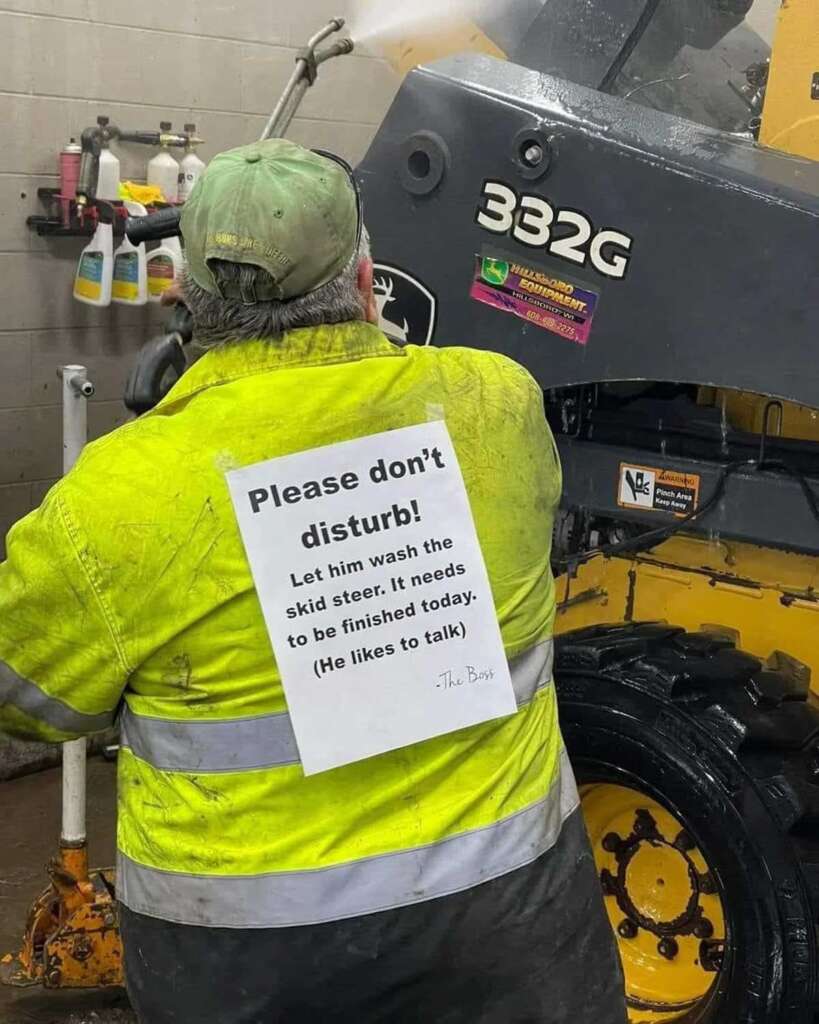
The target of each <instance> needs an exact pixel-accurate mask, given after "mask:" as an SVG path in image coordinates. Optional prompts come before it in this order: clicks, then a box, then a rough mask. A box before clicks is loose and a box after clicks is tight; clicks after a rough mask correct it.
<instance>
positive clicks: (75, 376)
mask: <svg viewBox="0 0 819 1024" xmlns="http://www.w3.org/2000/svg"><path fill="white" fill-rule="evenodd" d="M60 374H61V376H62V379H63V475H65V474H66V473H68V471H69V470H70V469H71V467H72V466H73V465H74V463H75V462H76V461H77V459H78V458H79V457H80V453H81V452H82V450H83V448H84V447H85V443H86V441H87V439H88V399H89V397H90V396H91V395H93V393H94V385H93V384H92V383H91V382H90V381H89V379H88V370H87V369H86V368H85V367H84V366H63V367H62V368H61V370H60ZM86 747H87V741H86V739H85V737H82V738H81V739H78V740H71V741H70V742H68V743H64V744H63V824H62V834H61V837H60V841H61V844H62V845H64V846H80V845H82V844H83V843H84V842H85V839H86V824H85V822H86V815H85V808H86V799H85V776H86V764H85V759H86Z"/></svg>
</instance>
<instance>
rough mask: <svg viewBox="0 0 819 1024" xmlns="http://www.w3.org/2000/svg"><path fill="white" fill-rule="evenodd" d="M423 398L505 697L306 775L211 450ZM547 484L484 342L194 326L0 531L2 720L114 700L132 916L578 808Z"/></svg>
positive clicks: (264, 899) (459, 854) (235, 452)
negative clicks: (94, 437)
mask: <svg viewBox="0 0 819 1024" xmlns="http://www.w3.org/2000/svg"><path fill="white" fill-rule="evenodd" d="M441 418H443V419H444V420H445V421H446V425H447V427H448V429H449V432H450V435H451V437H452V440H453V443H454V446H455V450H456V452H457V454H458V457H459V461H460V465H461V469H462V472H463V476H464V479H465V483H466V488H467V492H468V495H469V499H470V504H471V507H472V512H473V515H474V519H475V524H476V527H477V532H478V537H479V540H480V544H481V549H482V551H483V556H484V559H485V561H486V565H487V569H488V573H489V580H490V583H491V586H492V591H493V595H494V600H495V606H496V609H497V614H498V619H499V621H500V626H501V631H502V636H503V640H504V644H505V648H506V654H507V656H508V658H509V662H510V666H511V672H512V678H513V682H514V687H515V692H516V696H517V701H518V707H519V710H518V712H517V714H515V715H512V716H510V717H508V718H504V719H500V720H497V721H493V722H490V723H488V724H485V725H480V726H476V727H472V728H468V729H463V730H461V731H459V732H456V733H452V734H450V735H446V736H443V737H440V738H437V739H433V740H429V741H427V742H424V743H419V744H416V745H414V746H411V747H407V748H404V749H402V750H398V751H395V752H393V753H388V754H383V755H380V756H378V757H375V758H371V759H369V760H367V761H363V762H360V763H357V764H353V765H349V766H347V767H343V768H338V769H335V770H333V771H329V772H324V773H321V774H318V775H313V776H310V777H308V778H306V777H305V776H304V774H303V772H302V769H301V766H300V763H299V754H298V749H297V746H296V743H295V739H294V736H293V730H292V727H291V724H290V720H289V717H288V713H287V704H286V701H285V698H284V694H283V691H282V686H281V681H280V678H279V675H278V672H277V668H276V662H275V658H274V655H273V652H272V649H271V645H270V641H269V638H268V635H267V632H266V630H265V626H264V622H263V620H262V614H261V610H260V607H259V602H258V599H257V596H256V593H255V591H254V588H253V583H252V581H251V575H250V570H249V567H248V563H247V559H246V556H245V552H244V548H243V546H242V541H241V538H240V535H239V530H238V527H237V523H236V519H235V516H234V512H233V507H232V504H231V500H230V497H229V493H228V488H227V484H226V479H225V474H226V472H227V471H229V470H231V469H235V468H237V467H240V466H246V465H251V464H253V463H256V462H260V461H262V460H265V459H269V458H273V457H275V456H280V455H288V454H291V453H293V452H299V451H303V450H305V449H309V448H314V447H319V446H322V445H328V444H332V443H333V442H337V441H346V440H350V439H353V438H357V437H361V436H364V435H367V434H374V433H378V432H380V431H384V430H390V429H393V428H398V427H406V426H410V425H412V424H417V423H423V422H427V421H429V420H431V419H441ZM559 492H560V470H559V466H558V462H557V456H556V453H555V448H554V443H553V440H552V437H551V434H550V432H549V429H548V426H547V425H546V422H545V419H544V415H543V405H542V395H541V393H540V391H539V389H538V387H537V386H536V384H535V383H534V381H533V380H532V378H531V377H530V376H529V375H528V374H527V373H526V372H525V371H524V370H523V369H522V368H521V367H519V366H518V365H516V364H515V363H512V362H510V361H509V360H508V359H506V358H504V357H502V356H499V355H494V354H490V353H486V352H478V351H472V350H469V349H459V348H449V349H435V348H419V347H414V346H409V347H406V348H398V347H396V346H394V345H392V344H391V343H390V342H389V341H387V339H386V338H385V337H384V335H383V334H381V333H380V332H379V331H378V330H377V329H376V328H375V327H373V326H370V325H368V324H364V323H349V324H341V325H337V326H332V327H322V328H318V329H303V330H297V331H293V332H291V333H290V334H288V335H287V336H286V337H285V338H284V340H283V341H282V342H281V343H275V344H273V343H266V342H250V343H242V344H236V345H232V346H226V347H223V348H220V349H216V350H213V351H211V352H209V353H207V354H206V355H205V356H203V357H202V359H200V360H199V361H198V362H197V363H196V364H195V365H194V366H193V367H192V368H191V369H190V370H189V371H188V372H187V373H186V374H185V376H184V377H183V378H182V380H181V381H180V382H179V383H178V384H177V385H176V387H175V388H174V389H173V390H172V391H171V393H170V394H169V395H168V396H167V397H166V398H165V399H164V400H163V401H162V402H161V403H160V405H159V406H158V407H157V408H156V409H155V410H153V411H152V412H151V413H149V414H147V415H145V416H143V417H142V418H141V419H139V420H136V421H134V422H133V423H129V424H127V425H126V426H124V427H122V428H121V429H119V430H117V431H115V432H114V433H112V434H110V435H108V436H107V437H105V438H103V439H102V440H100V441H97V442H95V443H94V444H91V445H89V446H88V448H87V449H86V450H85V452H84V454H83V455H82V457H81V459H80V461H79V462H78V464H77V465H76V467H75V468H74V470H73V471H72V472H71V473H70V474H69V475H68V476H67V477H66V478H65V479H64V480H63V481H62V482H61V483H59V484H58V485H57V486H56V487H54V488H53V489H52V490H51V492H50V493H49V494H48V496H47V498H46V500H45V502H44V503H43V505H42V507H41V508H40V509H38V510H37V511H35V512H33V513H32V514H31V515H29V516H28V517H27V518H25V519H24V520H22V521H21V522H19V523H18V524H17V525H16V526H15V527H14V528H13V529H12V530H11V532H10V534H9V537H8V542H7V549H8V561H6V562H5V563H4V564H3V565H2V566H0V729H3V730H6V731H8V732H11V733H14V734H17V735H19V736H29V737H33V738H38V739H46V740H55V741H57V740H65V739H70V738H73V737H75V736H78V735H80V734H87V733H92V732H94V731H96V730H100V729H102V728H104V727H106V726H108V725H110V723H111V722H112V721H114V719H115V717H116V716H117V715H118V714H119V713H120V712H121V724H122V744H123V747H122V750H121V753H120V757H119V827H118V847H119V865H118V883H117V885H118V895H119V897H120V899H121V900H122V901H123V902H124V903H125V904H127V905H128V906H129V907H130V908H131V909H133V910H135V911H138V912H141V913H144V914H149V915H152V916H154V917H159V918H164V919H168V920H173V921H179V922H183V923H187V924H195V925H196V924H198V925H211V926H225V927H235V928H248V927H250V928H252V927H279V926H287V925H305V924H313V923H318V922H323V921H332V920H338V919H342V918H345V917H353V916H358V915H361V914H366V913H371V912H374V911H378V910H382V909H386V908H389V907H396V906H403V905H407V904H411V903H415V902H418V901H421V900H426V899H431V898H434V897H436V896H441V895H444V894H446V893H452V892H456V891H459V890H462V889H466V888H469V887H471V886H474V885H477V884H479V883H481V882H483V881H486V880H488V879H490V878H494V877H498V876H500V875H502V874H504V873H506V872H509V871H512V870H514V869H515V868H518V867H520V866H523V865H525V864H528V863H530V862H532V861H533V860H534V859H535V858H537V857H539V856H540V855H541V854H543V853H545V852H546V851H547V850H549V849H550V848H551V847H552V846H553V845H554V843H555V842H556V840H557V838H558V836H559V833H560V828H561V823H562V822H563V821H564V820H565V818H566V817H567V816H568V815H569V814H571V813H572V811H573V810H574V809H575V808H576V807H577V791H576V788H575V785H574V781H573V779H572V775H571V769H570V768H569V767H568V765H567V764H566V761H565V755H564V753H563V748H562V743H561V738H560V732H559V728H558V724H557V714H556V706H555V696H554V690H553V686H552V647H551V634H552V625H553V619H554V612H555V597H554V581H553V579H552V575H551V572H550V568H549V551H550V544H551V531H552V519H553V513H554V509H555V507H556V504H557V501H558V495H559ZM385 671H389V669H388V668H385Z"/></svg>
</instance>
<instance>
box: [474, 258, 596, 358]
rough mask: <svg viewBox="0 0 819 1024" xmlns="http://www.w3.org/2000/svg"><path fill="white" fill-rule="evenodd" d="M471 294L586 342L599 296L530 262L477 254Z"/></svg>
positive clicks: (551, 329) (582, 342) (540, 324)
mask: <svg viewBox="0 0 819 1024" xmlns="http://www.w3.org/2000/svg"><path fill="white" fill-rule="evenodd" d="M476 261H477V265H476V269H475V278H474V280H473V282H472V290H471V292H470V295H471V297H472V298H473V299H475V300H476V301H477V302H482V303H484V304H485V305H487V306H492V307H494V308H495V309H500V310H502V311H503V312H505V313H512V314H513V315H514V316H517V317H520V319H521V320H525V321H526V322H527V323H531V324H535V325H536V326H537V327H543V328H544V329H545V330H547V331H551V332H552V334H557V335H559V336H560V337H561V338H568V340H569V341H574V342H577V344H578V345H585V344H586V342H587V341H588V340H589V335H590V334H591V327H592V321H593V320H594V314H595V310H596V309H597V303H598V302H599V300H600V296H599V295H598V294H597V292H593V291H591V290H590V289H588V288H585V287H581V286H580V285H577V284H575V283H574V282H572V281H570V280H569V279H568V278H565V277H562V276H561V277H556V276H554V275H553V274H550V273H549V272H547V271H544V270H539V269H538V268H537V267H533V266H531V265H530V264H526V263H518V262H516V261H514V260H509V259H495V258H492V257H490V256H476Z"/></svg>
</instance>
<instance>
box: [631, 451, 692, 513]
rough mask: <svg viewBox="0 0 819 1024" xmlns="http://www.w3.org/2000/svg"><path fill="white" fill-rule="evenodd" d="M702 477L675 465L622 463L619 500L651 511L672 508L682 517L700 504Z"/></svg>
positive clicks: (671, 509) (672, 511) (669, 510)
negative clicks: (649, 465) (677, 470)
mask: <svg viewBox="0 0 819 1024" xmlns="http://www.w3.org/2000/svg"><path fill="white" fill-rule="evenodd" d="M699 498H700V478H699V476H695V475H693V474H691V473H677V472H676V471H675V470H673V469H656V468H651V467H648V466H630V465H628V464H627V463H625V462H621V463H620V486H619V490H618V493H617V504H618V505H619V506H620V507H621V508H640V509H645V510H646V511H647V512H670V513H671V514H672V515H675V516H678V517H680V518H682V517H683V516H687V515H689V514H690V513H691V512H693V511H694V510H695V509H696V508H697V506H698V505H699Z"/></svg>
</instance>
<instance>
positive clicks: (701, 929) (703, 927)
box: [694, 917, 714, 939]
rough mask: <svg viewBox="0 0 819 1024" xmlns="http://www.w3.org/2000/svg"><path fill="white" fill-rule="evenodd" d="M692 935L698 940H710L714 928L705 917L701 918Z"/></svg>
mask: <svg viewBox="0 0 819 1024" xmlns="http://www.w3.org/2000/svg"><path fill="white" fill-rule="evenodd" d="M694 934H695V935H696V937H697V938H698V939H710V938H711V936H712V935H713V934H714V926H713V925H712V924H711V922H710V921H709V920H708V918H707V917H703V918H702V919H701V920H699V921H697V923H696V925H695V926H694Z"/></svg>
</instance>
